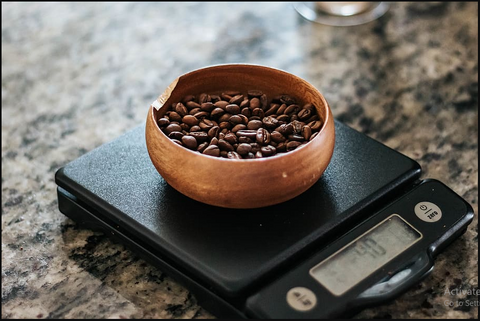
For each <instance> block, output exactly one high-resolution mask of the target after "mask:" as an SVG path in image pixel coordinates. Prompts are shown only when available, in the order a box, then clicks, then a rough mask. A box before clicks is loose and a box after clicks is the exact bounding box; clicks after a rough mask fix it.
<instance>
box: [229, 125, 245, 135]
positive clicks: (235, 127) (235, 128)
mask: <svg viewBox="0 0 480 321" xmlns="http://www.w3.org/2000/svg"><path fill="white" fill-rule="evenodd" d="M245 128H247V126H245V125H244V124H238V125H235V126H234V127H233V128H232V133H236V132H238V131H239V130H242V129H245Z"/></svg>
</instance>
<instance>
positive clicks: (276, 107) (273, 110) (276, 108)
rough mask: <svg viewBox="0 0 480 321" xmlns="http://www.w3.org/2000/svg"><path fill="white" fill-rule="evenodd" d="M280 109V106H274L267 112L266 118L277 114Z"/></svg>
mask: <svg viewBox="0 0 480 321" xmlns="http://www.w3.org/2000/svg"><path fill="white" fill-rule="evenodd" d="M279 108H280V105H279V104H272V105H271V106H270V108H269V109H268V110H267V111H266V112H265V116H270V115H273V114H276V113H277V110H278V109H279Z"/></svg>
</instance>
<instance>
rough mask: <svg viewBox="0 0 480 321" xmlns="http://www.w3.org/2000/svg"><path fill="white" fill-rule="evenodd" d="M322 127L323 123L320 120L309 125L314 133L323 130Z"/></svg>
mask: <svg viewBox="0 0 480 321" xmlns="http://www.w3.org/2000/svg"><path fill="white" fill-rule="evenodd" d="M322 125H323V124H322V122H321V121H319V120H314V121H312V122H311V123H309V124H308V126H309V127H310V128H311V129H312V131H317V130H320V128H322Z"/></svg>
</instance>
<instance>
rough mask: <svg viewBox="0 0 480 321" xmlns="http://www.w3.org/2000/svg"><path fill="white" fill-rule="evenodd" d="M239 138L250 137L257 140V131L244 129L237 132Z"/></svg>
mask: <svg viewBox="0 0 480 321" xmlns="http://www.w3.org/2000/svg"><path fill="white" fill-rule="evenodd" d="M236 134H237V137H248V138H250V139H256V137H257V131H256V130H252V129H243V130H239V131H237V132H236Z"/></svg>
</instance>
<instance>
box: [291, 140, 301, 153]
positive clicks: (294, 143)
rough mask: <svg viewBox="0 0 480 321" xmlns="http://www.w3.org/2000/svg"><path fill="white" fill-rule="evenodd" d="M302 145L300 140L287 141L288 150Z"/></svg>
mask: <svg viewBox="0 0 480 321" xmlns="http://www.w3.org/2000/svg"><path fill="white" fill-rule="evenodd" d="M300 145H302V143H300V142H296V141H292V142H288V143H287V151H288V152H290V151H292V150H294V149H295V148H297V147H298V146H300Z"/></svg>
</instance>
